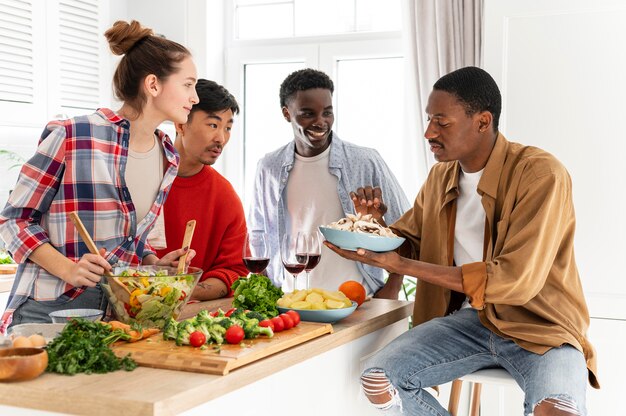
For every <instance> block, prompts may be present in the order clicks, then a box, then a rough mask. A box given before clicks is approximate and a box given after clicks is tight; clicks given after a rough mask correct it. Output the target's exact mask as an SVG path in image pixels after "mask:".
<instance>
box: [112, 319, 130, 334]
mask: <svg viewBox="0 0 626 416" xmlns="http://www.w3.org/2000/svg"><path fill="white" fill-rule="evenodd" d="M109 325H111V329H121V330H123V331H124V332H127V330H128V329H130V325H126V324H125V323H123V322H120V321H110V322H109Z"/></svg>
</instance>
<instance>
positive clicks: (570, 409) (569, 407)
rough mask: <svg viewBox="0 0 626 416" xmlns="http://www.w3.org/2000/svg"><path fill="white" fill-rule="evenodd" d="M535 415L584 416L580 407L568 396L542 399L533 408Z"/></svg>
mask: <svg viewBox="0 0 626 416" xmlns="http://www.w3.org/2000/svg"><path fill="white" fill-rule="evenodd" d="M537 411H538V412H537ZM554 411H556V412H554ZM533 415H535V416H542V415H562V416H566V415H568V416H569V415H571V416H582V413H580V410H578V406H577V405H576V402H575V401H574V400H572V399H571V398H569V397H566V396H557V397H549V398H546V399H542V400H540V401H539V402H537V404H535V406H534V407H533Z"/></svg>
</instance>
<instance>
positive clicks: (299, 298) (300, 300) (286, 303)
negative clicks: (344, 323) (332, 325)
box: [276, 287, 352, 309]
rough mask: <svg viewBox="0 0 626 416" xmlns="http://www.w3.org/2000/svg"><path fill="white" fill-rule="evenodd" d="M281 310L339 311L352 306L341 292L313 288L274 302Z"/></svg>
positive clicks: (294, 292)
mask: <svg viewBox="0 0 626 416" xmlns="http://www.w3.org/2000/svg"><path fill="white" fill-rule="evenodd" d="M276 304H277V305H278V306H280V307H281V308H293V309H341V308H349V307H351V306H352V301H351V300H350V299H348V297H347V296H346V295H344V294H343V292H340V291H338V290H336V291H329V290H325V289H321V288H317V287H314V288H312V289H306V290H294V291H293V292H292V293H285V294H284V295H283V297H282V298H280V299H278V301H277V302H276Z"/></svg>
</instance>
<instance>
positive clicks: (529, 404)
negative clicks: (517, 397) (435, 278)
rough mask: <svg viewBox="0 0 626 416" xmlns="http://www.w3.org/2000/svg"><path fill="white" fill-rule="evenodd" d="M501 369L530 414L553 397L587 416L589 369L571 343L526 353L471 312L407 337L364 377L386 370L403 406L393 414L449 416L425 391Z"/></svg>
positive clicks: (426, 325) (431, 323) (387, 348)
mask: <svg viewBox="0 0 626 416" xmlns="http://www.w3.org/2000/svg"><path fill="white" fill-rule="evenodd" d="M498 367H502V368H504V369H505V370H507V371H508V372H509V373H510V374H511V375H512V376H513V378H515V380H516V381H517V384H519V386H520V387H521V388H522V390H523V391H524V394H525V399H524V414H525V415H529V414H532V412H533V409H534V408H535V406H536V405H537V404H539V403H540V402H542V401H543V400H545V399H550V398H551V399H560V400H562V401H567V402H569V403H571V404H573V405H574V406H575V407H576V408H577V410H578V413H579V414H580V415H582V416H584V415H586V414H587V412H586V408H585V396H586V390H587V366H586V363H585V358H584V356H583V354H582V353H581V352H580V351H578V350H577V349H576V348H574V347H572V346H571V345H564V346H562V347H560V348H552V349H551V350H549V351H548V352H546V353H545V354H543V355H540V354H535V353H532V352H530V351H526V350H524V349H523V348H521V347H520V346H518V345H517V344H515V343H514V342H513V341H511V340H508V339H506V338H502V337H500V336H498V335H496V334H494V333H493V332H491V331H490V330H489V329H487V328H486V327H485V326H483V325H482V324H481V322H480V320H479V318H478V313H477V312H476V310H474V309H471V308H468V309H461V310H460V311H458V312H456V313H454V314H452V315H449V316H446V317H443V318H437V319H433V320H431V321H428V322H426V323H424V324H422V325H419V326H417V327H414V328H413V329H411V330H410V331H408V332H406V333H404V334H402V335H401V336H399V337H398V338H396V339H394V340H393V341H391V342H390V343H389V344H388V345H387V346H385V347H384V348H383V349H382V350H380V351H379V352H378V353H376V354H375V355H373V356H372V357H370V359H369V360H368V361H367V362H366V367H365V368H366V370H365V371H364V372H363V375H364V376H368V375H369V376H371V375H376V374H377V373H378V374H380V372H383V373H384V374H385V375H386V377H387V378H388V379H389V380H390V382H391V385H392V387H393V388H392V390H394V389H395V392H396V394H397V397H396V400H394V401H392V402H391V403H390V404H393V403H394V402H401V404H400V403H396V405H391V406H387V407H388V410H389V412H390V413H395V414H398V413H400V409H402V412H401V413H402V414H406V415H411V416H414V415H415V416H417V415H436V416H444V415H445V416H447V415H449V413H448V411H447V410H445V409H444V408H443V407H442V406H441V405H440V404H439V402H438V401H437V400H436V399H435V398H434V397H433V396H432V395H430V394H429V393H428V392H427V391H426V390H424V388H426V387H432V386H437V385H441V384H445V383H447V382H449V381H452V380H454V379H456V378H459V377H461V376H463V375H466V374H470V373H473V372H474V371H477V370H480V369H484V368H498ZM366 387H367V386H366ZM398 399H399V400H398ZM379 407H381V406H379Z"/></svg>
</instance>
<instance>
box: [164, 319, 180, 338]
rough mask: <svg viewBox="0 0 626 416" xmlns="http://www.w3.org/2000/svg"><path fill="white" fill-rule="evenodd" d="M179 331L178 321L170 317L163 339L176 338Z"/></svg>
mask: <svg viewBox="0 0 626 416" xmlns="http://www.w3.org/2000/svg"><path fill="white" fill-rule="evenodd" d="M177 333H178V322H176V320H175V319H174V318H170V320H169V321H167V323H166V324H165V327H164V328H163V339H176V334H177Z"/></svg>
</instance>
